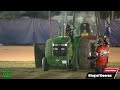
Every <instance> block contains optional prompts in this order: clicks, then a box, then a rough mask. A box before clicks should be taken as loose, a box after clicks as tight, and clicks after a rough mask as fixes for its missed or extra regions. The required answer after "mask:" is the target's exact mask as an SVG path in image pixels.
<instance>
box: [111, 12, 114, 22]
mask: <svg viewBox="0 0 120 90" xmlns="http://www.w3.org/2000/svg"><path fill="white" fill-rule="evenodd" d="M113 19H114V11H112V18H111V20H113Z"/></svg>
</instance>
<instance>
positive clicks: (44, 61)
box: [42, 57, 49, 71]
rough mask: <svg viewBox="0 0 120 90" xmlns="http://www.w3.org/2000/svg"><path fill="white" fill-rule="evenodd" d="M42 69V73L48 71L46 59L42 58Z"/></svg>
mask: <svg viewBox="0 0 120 90" xmlns="http://www.w3.org/2000/svg"><path fill="white" fill-rule="evenodd" d="M42 68H43V70H44V71H48V70H49V67H48V63H47V58H46V57H43V58H42Z"/></svg>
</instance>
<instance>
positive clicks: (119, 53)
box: [0, 46, 120, 62]
mask: <svg viewBox="0 0 120 90" xmlns="http://www.w3.org/2000/svg"><path fill="white" fill-rule="evenodd" d="M0 61H34V48H33V46H0ZM109 62H120V48H110V56H109Z"/></svg>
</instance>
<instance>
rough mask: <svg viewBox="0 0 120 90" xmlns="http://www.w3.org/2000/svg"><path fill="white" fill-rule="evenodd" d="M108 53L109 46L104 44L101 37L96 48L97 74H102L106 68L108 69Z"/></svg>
mask: <svg viewBox="0 0 120 90" xmlns="http://www.w3.org/2000/svg"><path fill="white" fill-rule="evenodd" d="M108 53H109V48H108V45H106V44H104V39H103V38H102V37H101V38H100V40H99V46H98V47H97V48H96V55H97V58H96V68H95V72H96V73H102V72H103V71H104V68H106V67H107V59H108Z"/></svg>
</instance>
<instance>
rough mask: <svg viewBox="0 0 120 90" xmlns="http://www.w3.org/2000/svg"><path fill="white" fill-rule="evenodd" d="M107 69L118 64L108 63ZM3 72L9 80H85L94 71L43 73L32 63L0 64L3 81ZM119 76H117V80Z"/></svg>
mask: <svg viewBox="0 0 120 90" xmlns="http://www.w3.org/2000/svg"><path fill="white" fill-rule="evenodd" d="M108 67H120V63H111V62H109V64H108ZM3 70H10V71H11V73H10V75H11V79H85V77H86V75H87V73H88V72H92V71H94V70H79V71H70V70H65V69H63V70H59V69H51V70H49V71H48V72H44V71H43V70H42V69H41V68H35V63H34V62H14V61H12V62H7V61H6V62H0V78H2V79H3ZM118 78H120V75H119V74H118V75H117V79H118Z"/></svg>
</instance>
